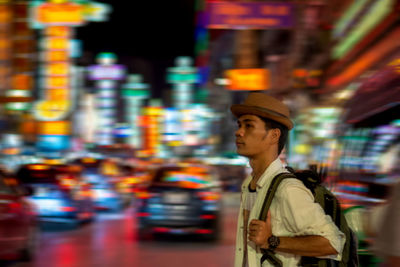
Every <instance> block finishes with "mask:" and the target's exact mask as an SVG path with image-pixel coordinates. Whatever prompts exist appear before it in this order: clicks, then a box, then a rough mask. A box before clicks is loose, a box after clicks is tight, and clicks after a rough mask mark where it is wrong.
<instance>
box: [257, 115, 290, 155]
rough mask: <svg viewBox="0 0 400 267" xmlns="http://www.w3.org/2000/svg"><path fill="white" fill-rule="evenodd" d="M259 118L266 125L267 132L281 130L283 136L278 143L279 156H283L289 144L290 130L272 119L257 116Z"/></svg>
mask: <svg viewBox="0 0 400 267" xmlns="http://www.w3.org/2000/svg"><path fill="white" fill-rule="evenodd" d="M257 117H259V118H260V119H261V120H262V121H263V122H264V123H265V129H266V130H267V131H268V130H269V129H279V130H280V131H281V135H280V137H279V142H278V155H279V154H281V152H282V150H283V148H284V147H285V144H286V142H287V138H288V133H289V129H288V128H287V127H286V126H285V125H283V124H282V123H279V122H276V121H273V120H271V119H267V118H264V117H261V116H257Z"/></svg>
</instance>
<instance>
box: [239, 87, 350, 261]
mask: <svg viewBox="0 0 400 267" xmlns="http://www.w3.org/2000/svg"><path fill="white" fill-rule="evenodd" d="M231 111H232V113H233V115H234V116H235V117H236V118H237V124H238V129H237V131H236V133H235V136H236V147H237V153H238V154H239V155H242V156H245V157H247V158H248V159H249V162H250V167H251V169H252V173H251V175H249V176H248V177H247V178H246V179H245V181H244V182H243V184H242V187H241V203H240V212H239V220H238V227H237V236H236V254H235V267H244V266H248V267H256V266H261V257H262V255H263V254H262V252H261V251H260V249H269V250H270V251H273V252H274V253H275V255H276V257H277V258H278V259H279V260H281V261H282V264H283V266H285V267H286V266H298V263H299V261H300V258H301V256H310V257H318V258H329V259H334V260H340V259H341V253H342V250H343V246H344V243H345V241H346V240H345V235H344V234H343V233H342V232H341V231H340V230H339V229H338V228H337V227H336V225H335V223H334V222H333V221H332V219H331V217H330V216H328V215H325V213H324V210H323V209H322V208H321V206H320V205H319V204H317V203H315V202H314V197H313V195H312V193H311V191H310V190H309V189H307V188H306V187H305V186H304V185H303V183H302V182H301V181H300V180H298V179H295V178H288V179H284V180H283V181H282V182H281V184H280V185H279V187H278V189H277V191H276V193H275V196H274V199H273V201H272V203H271V206H270V209H269V214H268V218H267V220H266V221H260V220H258V218H259V214H260V212H261V208H262V204H263V202H264V199H265V196H266V193H267V190H268V187H269V184H270V183H271V181H272V179H273V178H274V177H275V176H276V175H278V174H280V173H283V172H288V171H287V170H286V168H285V167H284V165H283V163H282V162H281V160H280V159H279V157H278V156H279V154H280V153H281V151H282V149H283V148H284V146H285V143H286V139H287V136H288V131H289V130H290V129H292V128H293V123H292V121H291V120H290V117H289V109H288V108H287V107H286V105H285V104H283V103H282V102H280V101H279V100H277V99H275V98H273V97H271V96H269V95H267V94H265V93H250V94H249V95H248V97H247V99H246V100H245V101H244V103H243V104H235V105H232V106H231ZM262 266H273V265H272V264H271V263H269V262H268V261H264V263H263V265H262Z"/></svg>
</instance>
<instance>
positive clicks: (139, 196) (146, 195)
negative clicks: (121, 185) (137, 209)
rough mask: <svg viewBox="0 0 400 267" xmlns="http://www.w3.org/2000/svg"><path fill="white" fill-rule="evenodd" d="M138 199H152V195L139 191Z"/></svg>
mask: <svg viewBox="0 0 400 267" xmlns="http://www.w3.org/2000/svg"><path fill="white" fill-rule="evenodd" d="M136 197H137V198H139V199H148V198H150V197H151V194H150V193H149V192H147V191H139V192H137V193H136Z"/></svg>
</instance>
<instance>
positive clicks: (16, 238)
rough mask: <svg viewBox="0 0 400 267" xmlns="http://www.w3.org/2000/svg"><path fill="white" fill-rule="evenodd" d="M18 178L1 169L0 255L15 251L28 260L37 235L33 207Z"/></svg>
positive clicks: (35, 216) (20, 257)
mask: <svg viewBox="0 0 400 267" xmlns="http://www.w3.org/2000/svg"><path fill="white" fill-rule="evenodd" d="M27 192H28V191H25V190H22V189H21V187H20V185H19V184H18V181H17V179H15V178H14V177H12V176H9V175H7V174H6V173H4V172H2V171H1V172H0V258H3V259H4V257H7V258H8V256H9V255H11V254H12V255H15V254H17V256H18V257H19V259H21V260H24V261H29V260H31V259H32V258H33V257H34V254H35V251H36V247H37V241H38V238H39V230H38V221H37V214H36V210H35V207H34V205H33V204H32V203H30V202H29V201H28V200H27V199H26V196H27V195H29V193H27Z"/></svg>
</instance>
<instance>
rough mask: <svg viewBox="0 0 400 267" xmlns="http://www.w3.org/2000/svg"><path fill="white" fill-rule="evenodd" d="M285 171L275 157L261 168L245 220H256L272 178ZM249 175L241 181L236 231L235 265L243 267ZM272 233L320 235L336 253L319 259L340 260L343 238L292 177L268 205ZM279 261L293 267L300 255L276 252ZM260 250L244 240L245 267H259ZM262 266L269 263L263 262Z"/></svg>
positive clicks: (304, 188)
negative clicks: (255, 190)
mask: <svg viewBox="0 0 400 267" xmlns="http://www.w3.org/2000/svg"><path fill="white" fill-rule="evenodd" d="M282 172H287V170H286V169H285V167H284V166H283V164H282V162H281V161H280V159H279V158H277V159H276V160H275V161H274V162H272V163H271V164H270V165H269V166H268V168H267V169H266V170H265V171H264V173H263V174H262V176H261V177H260V179H259V180H258V182H257V198H256V201H255V203H254V206H253V208H252V209H251V211H250V215H249V219H248V221H247V225H246V227H248V223H249V222H250V221H251V220H253V219H258V218H259V214H260V210H261V208H262V205H263V202H264V198H265V196H266V192H267V190H268V187H269V185H270V183H271V181H272V179H273V178H274V177H275V176H276V175H278V174H279V173H282ZM251 179H252V177H251V176H249V177H247V178H246V180H245V181H244V182H243V184H242V190H241V191H242V196H241V203H240V212H239V219H238V226H237V233H236V251H235V267H243V258H244V256H245V255H244V253H245V251H246V250H245V249H244V245H245V240H244V238H243V230H244V224H245V222H244V220H245V218H244V216H243V209H244V205H245V203H246V198H247V197H248V192H249V190H248V186H249V184H250V181H251ZM270 212H271V226H272V233H273V234H274V235H276V236H289V237H292V236H301V235H320V236H323V237H325V238H326V239H328V240H329V242H330V244H331V245H332V247H333V248H335V250H336V251H339V254H338V255H330V256H326V257H321V258H330V259H335V260H340V259H341V257H342V250H343V246H344V243H345V241H346V238H345V235H344V234H343V233H342V232H341V231H340V230H339V229H338V228H337V227H336V225H335V223H334V222H333V221H332V219H331V217H330V216H328V215H325V212H324V210H323V209H322V208H321V206H320V205H319V204H318V203H315V202H314V197H313V195H312V193H311V191H310V190H308V189H307V188H306V187H305V186H304V185H303V183H302V182H301V181H300V180H298V179H295V178H288V179H284V180H283V181H282V182H281V184H280V185H279V187H278V189H277V191H276V193H275V196H274V199H273V200H272V203H271V206H270ZM275 255H276V256H277V257H278V258H279V259H280V260H281V261H282V263H283V266H284V267H287V266H297V264H298V262H299V260H300V258H301V256H299V255H294V254H288V253H283V252H279V251H277V252H276V254H275ZM261 257H262V253H261V252H260V250H259V248H258V247H256V245H255V244H254V242H252V241H248V242H247V260H248V266H249V267H256V266H261V264H260V260H261ZM262 266H263V267H265V266H272V265H270V264H269V263H268V261H264V263H263V265H262Z"/></svg>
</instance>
